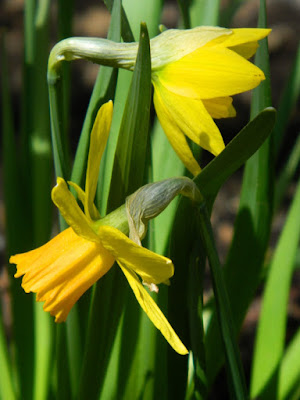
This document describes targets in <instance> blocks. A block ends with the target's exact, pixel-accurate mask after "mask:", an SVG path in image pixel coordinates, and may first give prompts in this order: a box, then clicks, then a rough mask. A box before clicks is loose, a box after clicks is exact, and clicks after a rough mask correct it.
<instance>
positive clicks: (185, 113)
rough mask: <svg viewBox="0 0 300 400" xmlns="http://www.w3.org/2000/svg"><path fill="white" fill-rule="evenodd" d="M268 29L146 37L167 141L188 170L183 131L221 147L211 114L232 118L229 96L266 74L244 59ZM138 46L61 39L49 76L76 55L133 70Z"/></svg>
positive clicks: (191, 166)
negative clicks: (149, 38)
mask: <svg viewBox="0 0 300 400" xmlns="http://www.w3.org/2000/svg"><path fill="white" fill-rule="evenodd" d="M269 33H270V29H256V28H245V29H226V28H220V27H210V26H201V27H196V28H193V29H187V30H180V29H169V30H165V31H164V32H162V33H161V34H160V35H158V36H156V37H154V38H153V39H151V40H150V49H151V69H152V83H153V86H154V106H155V109H156V113H157V116H158V119H159V121H160V123H161V125H162V127H163V130H164V132H165V134H166V135H167V137H168V140H169V142H170V143H171V145H172V147H173V148H174V150H175V151H176V153H177V154H178V156H179V157H180V159H181V160H182V162H183V163H184V164H185V166H186V168H187V169H188V170H189V171H190V172H191V173H192V174H193V175H197V174H199V172H200V171H201V169H200V166H199V164H198V162H197V161H196V159H195V158H194V156H193V153H192V151H191V149H190V147H189V145H188V143H187V140H186V136H187V137H188V138H190V139H191V140H192V141H193V142H195V143H196V144H198V145H199V146H201V147H202V148H204V149H206V150H208V151H209V152H211V153H212V154H214V155H218V154H219V153H220V152H221V151H222V150H223V149H224V142H223V139H222V136H221V133H220V131H219V129H218V127H217V125H216V124H215V122H214V121H213V119H217V118H228V117H234V116H235V114H236V112H235V109H234V107H233V106H232V97H231V96H233V95H235V94H238V93H242V92H245V91H247V90H250V89H253V88H255V87H256V86H258V85H259V83H260V82H261V81H262V80H264V79H265V76H264V73H263V72H262V71H261V70H260V69H259V68H258V67H256V66H255V65H253V64H252V63H251V62H249V61H248V59H249V58H250V57H251V56H253V55H254V54H255V52H256V49H257V47H258V41H259V40H261V39H263V38H265V37H266V36H267V35H268V34H269ZM137 50H138V43H136V42H135V43H115V42H112V41H109V40H106V39H98V38H68V39H65V40H63V41H61V42H59V43H58V44H57V45H56V46H55V47H54V48H53V50H52V51H51V54H50V57H49V69H48V80H49V82H53V81H55V80H56V79H57V76H58V74H57V71H58V70H59V63H60V62H61V61H63V60H69V61H70V60H75V59H79V58H83V59H87V60H91V61H93V62H96V63H99V64H103V65H110V66H114V67H119V68H125V69H129V70H133V69H134V66H135V62H136V55H137Z"/></svg>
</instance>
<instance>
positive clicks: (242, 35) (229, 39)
mask: <svg viewBox="0 0 300 400" xmlns="http://www.w3.org/2000/svg"><path fill="white" fill-rule="evenodd" d="M270 32H271V29H260V28H237V29H231V34H230V35H223V36H222V37H220V38H216V39H214V40H212V41H210V42H209V43H208V44H207V46H215V45H220V46H223V47H230V48H232V49H233V48H234V47H235V46H242V45H247V44H248V43H252V44H254V43H256V44H257V42H258V40H261V39H263V38H265V37H266V36H268V35H269V33H270Z"/></svg>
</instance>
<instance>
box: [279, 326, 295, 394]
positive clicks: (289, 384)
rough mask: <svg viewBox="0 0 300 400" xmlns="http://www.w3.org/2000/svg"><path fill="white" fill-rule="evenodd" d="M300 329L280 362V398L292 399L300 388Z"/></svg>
mask: <svg viewBox="0 0 300 400" xmlns="http://www.w3.org/2000/svg"><path fill="white" fill-rule="evenodd" d="M299 360H300V329H298V331H297V332H296V334H295V336H294V337H293V339H292V340H291V342H290V343H289V345H288V347H287V349H286V351H285V353H284V355H283V357H282V361H281V364H280V370H279V387H278V398H279V399H280V400H290V399H294V398H296V397H295V396H294V395H295V392H298V393H299V389H300V385H299V382H300V366H299Z"/></svg>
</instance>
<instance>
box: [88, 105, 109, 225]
mask: <svg viewBox="0 0 300 400" xmlns="http://www.w3.org/2000/svg"><path fill="white" fill-rule="evenodd" d="M112 114H113V103H112V101H109V102H108V103H105V104H103V106H102V107H101V108H100V110H99V111H98V114H97V116H96V119H95V122H94V126H93V129H92V132H91V137H90V147H89V156H88V163H87V171H86V181H85V193H86V196H85V205H84V211H85V213H86V215H87V216H88V218H90V219H97V214H96V215H95V214H94V199H95V194H96V188H97V183H98V175H99V168H100V161H101V157H102V154H103V151H104V149H105V146H106V142H107V139H108V135H109V131H110V126H111V121H112Z"/></svg>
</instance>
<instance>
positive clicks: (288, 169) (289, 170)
mask: <svg viewBox="0 0 300 400" xmlns="http://www.w3.org/2000/svg"><path fill="white" fill-rule="evenodd" d="M299 163H300V134H299V133H298V138H297V139H296V142H295V144H294V146H293V148H292V149H291V152H290V154H289V157H288V159H287V161H286V162H285V164H284V166H283V168H282V171H281V173H280V175H279V176H278V178H277V179H276V186H275V200H274V210H275V211H276V210H278V208H279V206H280V204H281V200H282V198H283V196H284V194H285V193H286V189H287V187H288V184H289V183H290V182H291V181H292V179H293V177H294V175H295V172H296V170H297V168H298V166H299Z"/></svg>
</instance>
